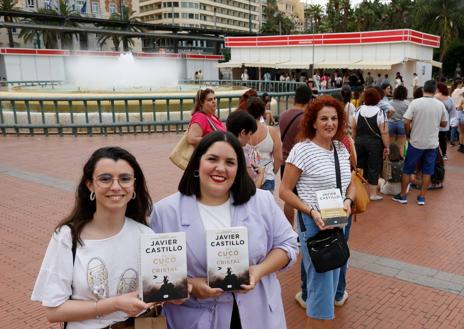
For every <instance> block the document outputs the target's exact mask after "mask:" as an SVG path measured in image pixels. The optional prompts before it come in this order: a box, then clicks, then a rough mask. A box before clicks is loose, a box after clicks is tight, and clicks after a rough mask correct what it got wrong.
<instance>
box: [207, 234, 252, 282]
mask: <svg viewBox="0 0 464 329" xmlns="http://www.w3.org/2000/svg"><path fill="white" fill-rule="evenodd" d="M206 256H207V262H208V285H209V286H210V287H212V288H221V289H222V290H224V291H234V290H240V289H241V288H240V285H242V284H249V283H250V274H249V271H248V270H249V267H250V262H249V256H248V229H247V228H246V227H242V226H237V227H229V228H224V229H214V230H206Z"/></svg>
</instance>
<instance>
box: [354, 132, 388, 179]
mask: <svg viewBox="0 0 464 329" xmlns="http://www.w3.org/2000/svg"><path fill="white" fill-rule="evenodd" d="M355 147H356V154H357V155H358V168H361V169H363V174H364V178H365V179H366V180H367V181H368V183H369V184H370V185H377V183H378V181H379V175H380V171H381V170H382V165H383V142H382V140H381V139H380V138H377V137H375V138H373V137H369V136H359V137H356V141H355Z"/></svg>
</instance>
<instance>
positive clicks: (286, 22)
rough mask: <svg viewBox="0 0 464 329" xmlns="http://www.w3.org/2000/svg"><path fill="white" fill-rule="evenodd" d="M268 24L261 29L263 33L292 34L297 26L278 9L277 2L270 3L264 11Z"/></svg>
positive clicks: (273, 0)
mask: <svg viewBox="0 0 464 329" xmlns="http://www.w3.org/2000/svg"><path fill="white" fill-rule="evenodd" d="M264 16H265V17H266V22H265V23H264V24H263V26H262V27H261V33H267V34H291V33H292V32H293V30H294V29H295V24H294V23H293V22H292V20H291V19H290V18H288V17H287V16H286V15H285V14H284V13H283V12H281V11H280V10H279V8H278V7H277V3H276V1H275V0H272V1H268V3H267V6H266V8H265V11H264Z"/></svg>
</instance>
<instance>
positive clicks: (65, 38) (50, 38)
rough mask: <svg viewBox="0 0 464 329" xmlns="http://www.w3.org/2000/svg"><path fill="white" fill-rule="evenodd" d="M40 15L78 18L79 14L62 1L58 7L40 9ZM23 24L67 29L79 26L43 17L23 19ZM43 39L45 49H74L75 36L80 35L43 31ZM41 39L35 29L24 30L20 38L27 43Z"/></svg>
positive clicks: (64, 0)
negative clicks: (60, 47)
mask: <svg viewBox="0 0 464 329" xmlns="http://www.w3.org/2000/svg"><path fill="white" fill-rule="evenodd" d="M37 13H39V14H47V15H54V16H78V15H79V14H78V13H77V12H76V11H75V10H74V9H72V7H71V6H70V5H69V4H68V2H67V1H66V0H60V1H59V2H58V7H57V8H55V9H53V8H40V9H38V10H37ZM22 22H24V23H28V24H35V25H56V26H65V27H78V26H79V24H77V23H76V22H72V21H70V20H65V21H64V23H63V22H61V21H58V20H49V19H47V18H42V17H32V18H25V19H22ZM41 34H42V39H43V43H44V46H45V48H48V49H50V48H59V46H60V43H61V46H64V47H67V48H68V47H72V42H73V36H74V35H76V34H78V33H77V32H60V31H55V30H42V32H41ZM38 37H39V32H38V31H37V30H36V29H33V28H22V29H21V32H20V33H19V38H22V39H23V40H24V41H25V42H29V41H33V40H37V39H38Z"/></svg>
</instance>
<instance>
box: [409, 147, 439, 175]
mask: <svg viewBox="0 0 464 329" xmlns="http://www.w3.org/2000/svg"><path fill="white" fill-rule="evenodd" d="M437 153H438V147H437V148H434V149H425V150H421V149H417V148H415V147H414V146H412V145H411V143H409V144H408V150H407V151H406V159H405V160H404V166H403V173H404V174H406V175H411V174H413V173H414V172H415V171H416V166H417V164H420V165H421V168H422V174H424V175H433V173H434V171H435V160H436V159H437Z"/></svg>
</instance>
